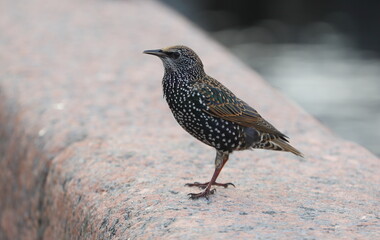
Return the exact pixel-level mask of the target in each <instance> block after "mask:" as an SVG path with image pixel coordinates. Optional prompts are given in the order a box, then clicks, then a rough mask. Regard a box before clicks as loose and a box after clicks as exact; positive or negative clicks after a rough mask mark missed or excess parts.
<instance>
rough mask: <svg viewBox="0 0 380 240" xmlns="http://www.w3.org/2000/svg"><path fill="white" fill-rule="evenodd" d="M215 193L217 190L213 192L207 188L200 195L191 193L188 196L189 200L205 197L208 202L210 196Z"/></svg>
mask: <svg viewBox="0 0 380 240" xmlns="http://www.w3.org/2000/svg"><path fill="white" fill-rule="evenodd" d="M215 192H216V189H215V188H214V189H211V190H210V189H208V188H206V189H205V190H204V191H202V192H200V193H189V194H187V195H189V196H190V197H189V199H193V200H195V199H199V198H202V197H204V198H206V199H207V200H208V197H209V196H210V195H212V194H214V193H215Z"/></svg>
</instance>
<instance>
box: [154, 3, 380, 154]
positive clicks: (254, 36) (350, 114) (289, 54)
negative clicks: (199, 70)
mask: <svg viewBox="0 0 380 240" xmlns="http://www.w3.org/2000/svg"><path fill="white" fill-rule="evenodd" d="M161 1H162V2H164V3H166V4H167V5H169V6H170V7H172V8H174V9H175V10H177V11H178V12H180V13H181V14H182V15H184V16H185V17H187V18H188V19H189V20H191V21H192V22H194V24H196V25H198V26H199V27H200V28H202V29H203V30H205V31H206V32H208V33H209V34H210V35H211V36H212V37H213V38H214V39H215V40H216V41H219V42H220V43H221V44H223V45H224V46H226V47H227V48H228V49H230V50H231V52H233V53H234V54H235V55H236V56H238V57H239V58H240V59H241V60H243V61H244V62H245V63H246V64H248V65H249V66H251V67H252V68H253V69H254V70H255V71H256V72H258V73H259V74H261V75H262V76H263V77H264V79H265V80H267V81H268V82H270V83H271V84H272V86H274V87H275V88H278V89H280V91H281V92H283V93H284V94H285V95H287V96H288V97H289V98H291V99H293V100H294V101H296V102H297V103H298V104H299V105H301V106H302V107H303V108H304V109H306V111H308V112H309V113H311V114H313V115H314V116H315V117H316V118H317V119H319V120H320V121H321V122H322V123H323V124H325V125H326V126H328V127H329V128H330V129H332V130H333V131H334V132H335V133H336V134H337V135H340V136H341V137H343V138H345V139H348V140H352V141H355V142H357V143H359V144H361V145H363V146H365V147H366V148H368V149H369V150H371V151H372V152H373V153H375V154H376V155H377V156H380V146H379V145H380V144H379V142H380V130H379V127H380V14H379V11H380V1H376V0H373V1H368V0H367V1H354V0H330V1H326V0H319V1H303V0H288V1H280V0H251V1H242V0H235V1H229V0H192V1H189V0H161Z"/></svg>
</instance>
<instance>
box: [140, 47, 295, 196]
mask: <svg viewBox="0 0 380 240" xmlns="http://www.w3.org/2000/svg"><path fill="white" fill-rule="evenodd" d="M144 53H147V54H152V55H156V56H158V57H160V59H161V60H162V62H163V64H164V68H165V73H164V77H163V79H162V85H163V91H164V97H165V99H166V101H167V103H168V105H169V107H170V109H171V111H172V113H173V115H174V118H175V119H176V120H177V122H178V123H179V124H180V125H181V126H182V128H184V129H185V130H186V131H187V132H188V133H190V134H191V135H192V136H194V137H195V138H197V139H198V140H200V141H202V142H203V143H205V144H207V145H209V146H212V147H214V148H215V149H216V151H217V155H216V159H215V172H214V175H213V178H212V179H211V181H210V182H207V183H203V184H201V183H193V184H188V185H189V186H199V187H201V188H204V189H205V190H204V191H203V192H201V193H197V194H193V193H191V194H190V196H191V198H193V199H195V198H199V197H206V198H207V197H208V195H209V194H212V193H213V192H214V190H211V185H219V186H224V187H227V186H228V185H233V184H231V183H228V184H219V183H216V178H217V177H218V175H219V173H220V171H221V169H222V168H223V166H224V164H225V163H226V162H227V160H228V156H229V153H232V152H233V151H237V150H245V149H252V148H262V149H269V150H280V151H289V152H292V153H294V154H296V155H299V156H302V154H301V153H300V152H299V151H298V150H296V149H295V148H293V147H292V146H290V145H289V144H288V143H287V142H288V140H287V136H285V135H284V134H283V133H281V132H280V131H278V130H277V129H276V128H275V127H273V126H272V125H271V124H270V123H268V122H267V121H266V120H265V119H263V118H262V117H261V116H260V115H259V114H258V113H257V111H256V110H255V109H253V108H252V107H250V106H249V105H248V104H247V103H245V102H244V101H242V100H241V99H239V98H237V97H236V96H235V95H234V94H233V93H232V92H231V91H230V90H229V89H227V88H226V87H225V86H223V85H222V84H221V83H220V82H218V81H217V80H215V79H214V78H212V77H210V76H208V75H207V74H206V73H205V71H204V69H203V64H202V62H201V60H200V58H199V57H198V56H197V54H196V53H195V52H194V51H193V50H191V49H190V48H188V47H185V46H173V47H169V48H163V49H159V50H147V51H144Z"/></svg>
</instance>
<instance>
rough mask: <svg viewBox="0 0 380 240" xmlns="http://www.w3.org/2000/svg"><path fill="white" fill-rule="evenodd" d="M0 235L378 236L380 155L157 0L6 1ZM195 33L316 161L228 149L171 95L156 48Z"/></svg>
mask: <svg viewBox="0 0 380 240" xmlns="http://www.w3.org/2000/svg"><path fill="white" fill-rule="evenodd" d="M1 5H2V6H1V9H2V11H1V12H2V14H0V32H1V33H2V34H1V36H0V66H1V67H0V68H1V71H0V239H2V240H3V239H4V240H10V239H231V238H233V239H253V238H255V239H379V238H380V215H379V213H380V203H379V202H380V201H379V200H380V193H379V187H378V186H380V177H379V176H380V175H379V172H380V161H379V159H378V158H377V157H375V156H374V155H372V154H371V153H369V152H368V151H367V150H366V149H364V148H363V147H361V146H358V145H357V144H354V143H351V142H348V141H345V140H343V139H340V138H338V137H337V136H335V135H334V134H332V133H331V132H330V131H329V130H328V129H327V128H325V127H324V126H322V125H321V124H320V123H319V122H318V121H316V120H315V119H314V118H313V117H312V116H310V115H309V114H308V113H306V112H305V111H304V110H302V109H301V108H300V107H298V106H297V105H295V104H294V103H292V102H291V101H289V100H288V99H287V98H286V97H285V96H283V95H282V94H281V93H279V92H277V91H276V90H274V89H273V88H271V87H270V86H269V85H268V83H266V82H265V81H264V80H262V79H261V78H260V77H259V76H258V75H257V74H256V73H254V72H253V71H252V70H251V69H249V68H248V67H247V66H245V65H244V64H242V63H241V62H240V61H238V60H237V59H236V58H235V57H234V56H232V55H231V54H230V53H229V52H227V51H226V50H225V49H224V48H222V47H221V46H220V45H218V44H217V43H215V42H214V41H212V40H211V39H210V38H209V37H208V36H207V35H206V34H205V33H203V32H201V31H200V30H199V29H197V28H195V27H194V26H193V25H192V24H190V23H189V22H188V21H187V20H185V19H184V18H183V17H182V16H180V15H178V14H177V13H176V12H174V11H173V10H171V9H169V8H167V7H166V6H163V5H162V4H161V3H159V2H156V1H73V0H67V1H47V0H30V1H25V2H22V3H19V2H18V1H3V2H2V3H1ZM173 44H185V45H188V46H190V47H192V48H193V49H195V50H196V51H197V52H198V53H199V55H200V56H201V58H202V59H203V61H204V65H205V67H206V71H207V72H208V73H209V74H210V75H212V76H214V77H215V78H217V79H218V80H220V81H221V82H222V83H224V84H225V85H226V86H228V87H229V88H230V89H232V90H233V91H234V92H235V93H236V94H238V95H239V96H240V97H241V98H242V99H244V100H245V101H246V102H248V103H249V104H250V105H252V106H254V107H255V108H257V110H258V111H259V112H260V113H261V114H262V115H263V116H264V117H265V118H267V119H268V120H270V121H271V122H272V123H273V124H274V125H275V126H277V127H278V128H279V129H280V130H282V131H284V132H285V133H286V134H287V135H289V136H290V138H291V142H292V144H293V145H294V146H296V147H297V148H299V149H300V150H301V151H302V152H304V153H305V155H306V159H305V160H304V161H301V160H300V159H299V158H297V157H294V156H292V155H291V154H287V153H278V152H269V151H259V150H258V151H247V152H237V153H234V154H233V155H232V156H231V158H230V161H229V162H228V163H227V165H226V167H225V169H224V170H223V172H222V174H221V176H220V181H221V182H223V181H226V182H233V183H235V185H236V188H228V189H217V192H216V195H214V196H212V197H211V199H210V201H206V200H199V201H191V200H188V198H187V195H186V194H187V193H188V192H191V191H193V192H194V191H197V189H189V188H187V187H185V186H184V184H185V183H187V182H193V181H207V180H209V178H210V176H211V174H212V171H213V159H214V154H215V153H214V150H213V149H211V148H209V147H207V146H205V145H203V144H201V143H199V142H198V141H197V140H195V139H193V138H192V137H191V136H189V135H188V134H187V133H185V132H184V131H183V130H182V129H181V128H180V127H179V126H178V125H177V123H176V122H175V120H174V119H173V117H172V116H171V114H170V112H169V110H168V107H167V106H166V103H165V101H164V100H163V99H162V90H161V77H162V74H163V69H162V65H161V63H160V62H159V60H158V59H155V58H152V57H148V56H144V55H142V54H141V52H142V51H143V50H144V49H152V48H159V47H164V46H168V45H173Z"/></svg>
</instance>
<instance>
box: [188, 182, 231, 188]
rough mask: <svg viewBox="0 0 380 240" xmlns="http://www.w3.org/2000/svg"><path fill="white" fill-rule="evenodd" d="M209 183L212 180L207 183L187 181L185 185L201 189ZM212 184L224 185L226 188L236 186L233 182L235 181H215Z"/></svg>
mask: <svg viewBox="0 0 380 240" xmlns="http://www.w3.org/2000/svg"><path fill="white" fill-rule="evenodd" d="M209 183H210V182H206V183H200V182H195V183H186V184H185V186H188V187H199V188H201V189H205V188H206V187H207V185H208V184H209ZM211 185H214V186H220V187H224V188H227V187H228V186H230V185H231V186H233V187H235V184H233V183H217V182H215V183H213V184H211Z"/></svg>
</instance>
